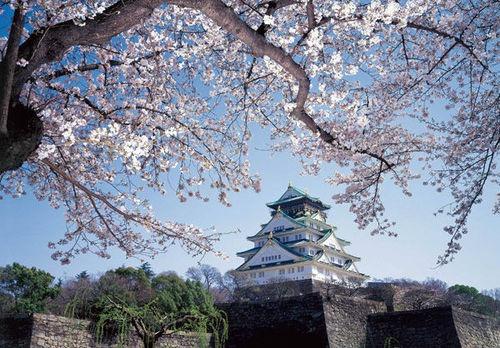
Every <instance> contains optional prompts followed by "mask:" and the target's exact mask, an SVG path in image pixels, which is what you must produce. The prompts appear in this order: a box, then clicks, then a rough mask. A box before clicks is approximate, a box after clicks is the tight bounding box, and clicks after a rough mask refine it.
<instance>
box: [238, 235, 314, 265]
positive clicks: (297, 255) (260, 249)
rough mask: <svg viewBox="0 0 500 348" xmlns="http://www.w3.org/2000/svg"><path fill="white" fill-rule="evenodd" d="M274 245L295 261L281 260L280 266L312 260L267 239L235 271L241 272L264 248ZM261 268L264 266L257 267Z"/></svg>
mask: <svg viewBox="0 0 500 348" xmlns="http://www.w3.org/2000/svg"><path fill="white" fill-rule="evenodd" d="M274 245H277V246H278V247H279V248H281V249H283V250H284V251H286V252H287V253H290V254H291V255H293V256H295V257H296V259H295V260H293V259H292V260H283V261H280V264H285V263H290V262H300V261H306V260H311V259H312V257H311V256H309V255H302V254H300V253H298V252H296V251H295V250H293V249H292V248H290V247H289V246H287V245H285V244H283V243H281V242H280V241H279V240H277V239H276V238H269V239H268V240H267V242H266V243H265V244H264V245H263V246H262V247H260V248H258V250H257V252H256V253H255V254H254V255H252V256H251V257H250V258H249V259H248V260H247V261H245V262H244V263H243V264H242V265H241V266H240V267H238V268H237V269H236V270H241V269H243V268H245V267H246V266H247V265H248V264H249V263H250V262H251V261H252V260H253V259H254V258H255V257H259V256H258V255H259V253H260V251H262V250H265V249H266V248H269V247H271V246H274ZM239 254H241V253H239ZM273 263H274V264H278V262H273ZM263 266H265V264H264V265H262V266H259V267H263Z"/></svg>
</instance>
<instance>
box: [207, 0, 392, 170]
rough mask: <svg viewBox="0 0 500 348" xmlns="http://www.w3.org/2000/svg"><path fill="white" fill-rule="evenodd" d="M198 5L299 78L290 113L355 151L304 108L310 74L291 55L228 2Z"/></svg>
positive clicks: (214, 0) (255, 50)
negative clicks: (254, 28)
mask: <svg viewBox="0 0 500 348" xmlns="http://www.w3.org/2000/svg"><path fill="white" fill-rule="evenodd" d="M199 6H200V7H201V8H200V10H201V11H202V12H203V13H204V14H205V15H206V16H207V17H209V18H210V19H212V20H213V21H214V22H216V23H217V24H218V25H219V26H221V27H222V28H224V29H225V30H226V31H228V32H229V33H231V34H233V35H234V36H236V37H237V38H238V39H240V40H241V41H242V42H244V43H245V44H247V45H248V46H249V47H251V48H252V54H253V55H254V56H257V57H262V56H268V57H269V58H271V59H272V60H274V61H275V62H276V63H277V64H278V65H280V66H281V67H282V68H283V69H284V70H285V71H286V72H288V73H289V74H291V75H292V76H293V77H294V78H295V79H296V80H297V82H298V83H299V90H298V92H297V96H296V99H295V103H296V106H295V109H294V110H293V111H292V113H291V115H292V116H293V117H294V118H296V119H297V120H299V121H301V122H302V123H304V124H305V125H306V127H307V128H308V129H309V130H310V131H312V132H313V133H314V134H319V136H320V138H321V139H322V140H323V141H325V142H326V143H328V144H330V145H332V146H334V147H335V148H337V149H340V150H344V151H353V150H352V149H350V148H349V147H347V146H346V145H344V144H342V143H341V142H340V141H339V139H338V138H337V137H335V136H334V135H332V134H331V133H329V132H327V131H326V130H324V129H323V128H322V127H321V126H320V125H318V124H317V123H316V121H314V119H313V118H312V117H311V116H310V115H309V114H307V112H306V111H305V103H306V101H307V98H308V95H309V90H310V81H309V77H308V76H307V74H306V72H305V71H304V69H303V68H302V67H301V66H300V65H299V64H297V63H296V62H295V61H294V60H293V58H292V57H291V56H290V55H288V54H287V53H286V52H285V51H284V50H283V49H281V48H279V47H277V46H274V45H273V44H271V43H269V42H268V41H267V40H266V39H265V37H264V36H262V35H259V33H257V32H256V31H255V30H253V29H252V28H250V27H249V26H248V25H247V24H246V23H245V22H244V21H242V20H241V19H240V18H239V17H238V16H237V14H236V13H235V12H234V11H233V10H232V9H231V8H230V7H228V6H226V5H225V4H224V3H223V2H222V1H220V0H207V1H204V2H203V3H202V4H200V5H199ZM354 152H357V153H362V154H366V155H368V156H370V157H373V158H376V159H377V160H379V161H382V162H383V163H384V164H385V165H386V166H387V167H388V168H391V167H392V164H390V163H389V162H388V161H387V160H386V159H385V158H383V157H382V156H380V155H377V154H374V153H372V152H370V151H369V150H355V151H354Z"/></svg>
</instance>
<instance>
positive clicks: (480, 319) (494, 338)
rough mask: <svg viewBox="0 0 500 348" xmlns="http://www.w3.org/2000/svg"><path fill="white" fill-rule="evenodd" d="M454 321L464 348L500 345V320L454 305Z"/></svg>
mask: <svg viewBox="0 0 500 348" xmlns="http://www.w3.org/2000/svg"><path fill="white" fill-rule="evenodd" d="M453 322H454V324H455V329H456V330H457V334H458V339H459V340H460V343H461V345H462V348H476V347H500V321H498V320H495V319H494V318H491V317H487V316H485V315H481V314H477V313H472V312H467V311H464V310H461V309H458V308H455V307H453Z"/></svg>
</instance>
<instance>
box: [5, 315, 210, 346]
mask: <svg viewBox="0 0 500 348" xmlns="http://www.w3.org/2000/svg"><path fill="white" fill-rule="evenodd" d="M94 332H95V330H94V328H93V326H92V323H91V322H90V321H87V320H77V319H70V318H65V317H60V316H55V315H47V314H34V315H33V316H32V317H30V318H28V317H23V318H12V317H9V318H3V319H0V348H12V347H16V348H17V347H20V348H89V347H90V348H115V347H119V345H118V344H117V339H116V336H114V335H106V337H105V338H104V339H102V340H101V342H99V343H97V342H96V337H95V335H94ZM212 345H213V342H212V341H211V335H200V334H197V333H168V334H167V335H165V336H164V337H161V338H160V340H159V342H158V343H157V345H156V346H157V347H169V348H188V347H189V348H191V347H203V346H212ZM125 347H129V348H139V347H142V343H141V342H140V339H139V337H137V336H136V335H135V334H133V333H131V335H130V336H129V338H128V342H127V344H126V345H125Z"/></svg>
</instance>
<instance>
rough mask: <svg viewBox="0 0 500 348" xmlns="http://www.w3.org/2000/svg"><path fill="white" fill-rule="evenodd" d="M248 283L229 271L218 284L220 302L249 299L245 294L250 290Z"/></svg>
mask: <svg viewBox="0 0 500 348" xmlns="http://www.w3.org/2000/svg"><path fill="white" fill-rule="evenodd" d="M247 283H248V281H247V280H246V279H244V278H243V277H242V276H241V275H239V274H237V273H235V272H234V271H233V270H230V271H227V272H226V273H225V274H224V276H222V277H221V278H220V279H219V281H218V284H217V288H218V290H219V292H218V295H219V296H218V298H217V300H218V302H234V301H239V300H245V299H247V298H248V296H247V294H246V293H245V292H246V291H247V290H248V287H247V286H246V285H248V284H247Z"/></svg>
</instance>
